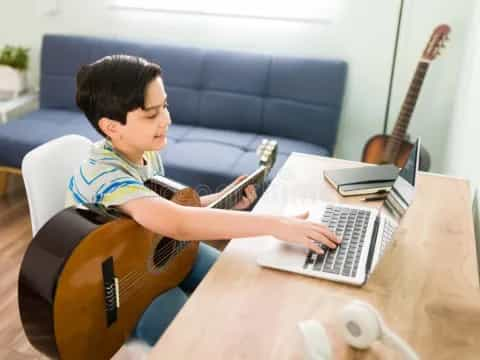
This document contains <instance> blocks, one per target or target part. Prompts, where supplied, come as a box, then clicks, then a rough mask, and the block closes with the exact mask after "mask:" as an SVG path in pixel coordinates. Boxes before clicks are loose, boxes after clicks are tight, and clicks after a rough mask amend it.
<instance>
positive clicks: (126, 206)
mask: <svg viewBox="0 0 480 360" xmlns="http://www.w3.org/2000/svg"><path fill="white" fill-rule="evenodd" d="M161 75H162V72H161V69H160V67H159V66H158V65H156V64H153V63H150V62H148V61H146V60H145V59H142V58H138V57H132V56H126V55H113V56H107V57H104V58H102V59H100V60H98V61H96V62H94V63H92V64H90V65H85V66H82V67H81V69H80V70H79V72H78V74H77V94H76V101H77V105H78V107H79V108H80V109H81V110H82V111H83V112H84V113H85V115H86V117H87V118H88V120H89V122H90V123H91V124H92V126H93V127H94V128H95V129H96V130H97V131H98V132H99V133H100V134H101V135H102V136H103V137H105V139H104V140H102V141H99V142H97V143H95V144H94V145H93V147H92V149H91V152H90V155H89V159H87V160H86V161H84V163H83V164H82V165H81V166H80V168H79V169H78V170H77V171H76V173H75V174H74V175H73V176H72V178H71V179H70V182H69V186H68V188H69V189H68V192H67V194H68V195H67V205H72V204H84V203H88V202H90V203H101V204H103V205H105V206H107V207H108V206H115V207H118V208H119V209H120V210H121V211H122V212H124V213H126V214H128V215H129V216H130V217H132V218H133V219H134V220H135V221H136V222H138V223H139V224H140V225H142V226H143V227H145V228H147V229H148V230H150V231H152V232H155V233H159V234H162V235H164V236H168V237H171V238H174V239H178V240H184V241H198V240H220V239H229V238H238V237H253V236H259V235H273V236H275V237H276V238H278V239H280V240H284V241H290V242H294V243H300V244H303V245H305V246H307V247H308V248H310V249H312V250H314V251H316V252H319V253H323V250H322V249H321V247H320V242H322V243H324V244H325V245H326V246H329V247H331V248H335V247H336V244H337V243H339V240H338V239H337V238H336V237H335V235H334V234H332V233H331V232H330V231H329V230H328V229H327V228H326V227H324V226H323V225H321V224H317V223H314V222H310V221H307V220H306V218H307V216H308V212H306V213H304V214H300V215H298V216H294V217H284V216H269V215H255V214H251V213H248V212H241V211H238V210H241V209H246V208H248V207H249V206H250V205H251V204H252V203H253V202H254V201H255V199H256V197H257V195H256V192H255V188H254V187H253V185H250V186H249V187H247V188H246V189H245V194H244V196H243V198H242V199H241V200H240V201H239V202H238V203H237V204H236V205H235V207H234V210H231V211H227V210H219V209H205V208H198V207H189V206H182V205H178V204H175V203H173V202H171V201H169V200H166V199H164V198H162V197H160V196H159V195H158V194H156V193H155V192H153V191H151V190H150V189H148V188H147V187H146V186H144V185H143V183H144V182H145V181H146V180H147V179H148V178H149V177H152V176H154V175H157V174H159V175H164V170H163V165H162V161H161V158H160V156H159V154H158V153H157V151H160V150H162V149H164V148H165V146H166V145H167V133H168V127H169V125H170V124H171V119H170V114H169V112H168V103H167V94H166V92H165V87H164V85H163V81H162V78H161ZM242 179H243V176H241V177H239V178H237V179H236V180H235V181H234V183H236V182H238V181H241V180H242ZM222 192H223V191H222ZM222 192H220V193H214V194H210V195H205V196H202V197H201V204H202V206H207V205H208V204H209V203H211V202H212V201H215V199H217V198H218V197H219V196H221V195H222ZM132 241H135V239H132ZM217 256H218V251H217V250H215V249H213V248H212V247H210V246H208V245H205V244H203V243H201V244H200V247H199V253H198V256H197V259H196V261H195V264H194V265H193V268H192V270H191V272H190V273H189V274H188V275H187V277H186V278H185V279H184V280H183V281H182V283H181V284H179V286H178V287H176V288H174V289H171V290H169V291H167V292H165V293H163V294H161V295H160V296H158V297H157V298H156V299H155V300H154V301H153V302H152V304H151V305H150V306H149V307H148V308H147V310H146V311H145V312H144V314H143V315H142V317H141V319H140V320H139V322H138V324H137V326H136V329H135V331H134V336H136V337H138V338H140V339H142V340H144V341H146V342H147V343H149V344H150V345H153V344H155V342H156V341H157V340H158V338H159V337H160V335H161V334H162V332H163V331H164V330H165V329H166V327H167V326H168V324H169V322H170V321H171V320H172V319H173V318H174V317H175V315H176V313H177V312H178V311H179V310H180V308H181V307H182V305H183V304H184V303H185V301H186V299H187V296H188V294H190V293H191V292H192V291H193V290H194V289H195V288H196V286H197V285H198V283H199V282H200V281H201V280H202V278H203V277H204V275H205V274H206V273H207V272H208V270H209V268H210V267H211V266H212V264H213V263H214V262H215V260H216V258H217Z"/></svg>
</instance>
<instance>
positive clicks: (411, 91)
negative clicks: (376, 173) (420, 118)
mask: <svg viewBox="0 0 480 360" xmlns="http://www.w3.org/2000/svg"><path fill="white" fill-rule="evenodd" d="M429 65H430V63H429V62H427V61H420V62H419V63H418V65H417V69H416V71H415V75H414V76H413V79H412V82H411V83H410V87H409V88H408V92H407V95H406V97H405V100H404V101H403V104H402V109H401V110H400V114H399V115H398V119H397V122H396V123H395V127H394V129H393V132H392V136H391V138H390V140H389V141H388V143H387V147H386V150H385V157H386V160H392V159H394V158H395V157H396V155H397V153H398V150H399V148H400V145H401V144H402V142H403V140H404V139H405V135H406V133H407V128H408V125H409V123H410V118H411V117H412V113H413V110H414V109H415V105H416V103H417V99H418V95H419V93H420V89H421V87H422V84H423V81H424V79H425V74H426V73H427V70H428V67H429Z"/></svg>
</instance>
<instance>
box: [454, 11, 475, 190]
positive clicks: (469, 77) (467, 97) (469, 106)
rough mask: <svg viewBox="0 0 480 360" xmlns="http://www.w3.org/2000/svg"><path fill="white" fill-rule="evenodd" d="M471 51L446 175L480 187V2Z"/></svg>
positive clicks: (472, 25)
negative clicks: (462, 178)
mask: <svg viewBox="0 0 480 360" xmlns="http://www.w3.org/2000/svg"><path fill="white" fill-rule="evenodd" d="M469 25H470V27H469V33H468V40H467V44H468V45H467V49H466V52H465V57H464V61H463V63H462V67H461V69H462V71H461V73H460V83H459V86H458V93H457V97H456V99H455V110H454V113H453V119H452V123H451V124H450V125H451V126H450V129H449V135H450V136H449V138H448V142H447V154H448V155H447V157H446V172H447V173H448V174H451V175H456V176H460V177H465V178H468V179H470V180H471V183H472V185H473V187H477V188H478V187H480V166H479V160H478V157H479V154H480V141H479V138H480V101H479V96H480V3H479V2H477V3H476V5H475V10H474V11H473V16H472V19H471V21H470V22H469Z"/></svg>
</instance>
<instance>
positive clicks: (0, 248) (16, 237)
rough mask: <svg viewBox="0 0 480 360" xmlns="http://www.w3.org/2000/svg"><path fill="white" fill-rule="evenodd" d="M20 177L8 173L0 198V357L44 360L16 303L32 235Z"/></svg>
mask: <svg viewBox="0 0 480 360" xmlns="http://www.w3.org/2000/svg"><path fill="white" fill-rule="evenodd" d="M30 226H31V225H30V217H29V215H28V205H27V199H26V195H25V190H24V187H23V183H22V180H21V177H19V176H10V184H9V190H8V193H7V195H6V196H3V197H0V359H1V360H3V359H8V360H17V359H47V358H46V357H44V356H42V355H41V354H40V353H38V352H37V351H35V350H34V349H33V348H32V347H31V345H30V344H29V343H28V340H27V338H26V337H25V334H24V332H23V329H22V325H21V322H20V315H19V312H18V305H17V280H18V272H19V270H20V262H21V260H22V257H23V254H24V252H25V250H26V249H27V246H28V244H29V243H30V240H31V237H32V231H31V227H30Z"/></svg>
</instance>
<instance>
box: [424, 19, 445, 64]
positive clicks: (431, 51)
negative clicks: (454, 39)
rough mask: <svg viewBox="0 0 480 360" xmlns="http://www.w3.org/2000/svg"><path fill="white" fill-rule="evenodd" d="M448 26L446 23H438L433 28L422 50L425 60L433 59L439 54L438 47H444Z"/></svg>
mask: <svg viewBox="0 0 480 360" xmlns="http://www.w3.org/2000/svg"><path fill="white" fill-rule="evenodd" d="M449 33H450V26H448V25H446V24H442V25H439V26H437V27H436V28H435V30H433V33H432V35H431V36H430V40H429V41H428V44H427V46H426V47H425V50H423V54H422V58H423V59H425V60H430V61H431V60H434V59H435V58H436V57H437V56H438V55H440V49H441V48H444V47H445V42H446V41H448V40H449V38H448V34H449Z"/></svg>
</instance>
